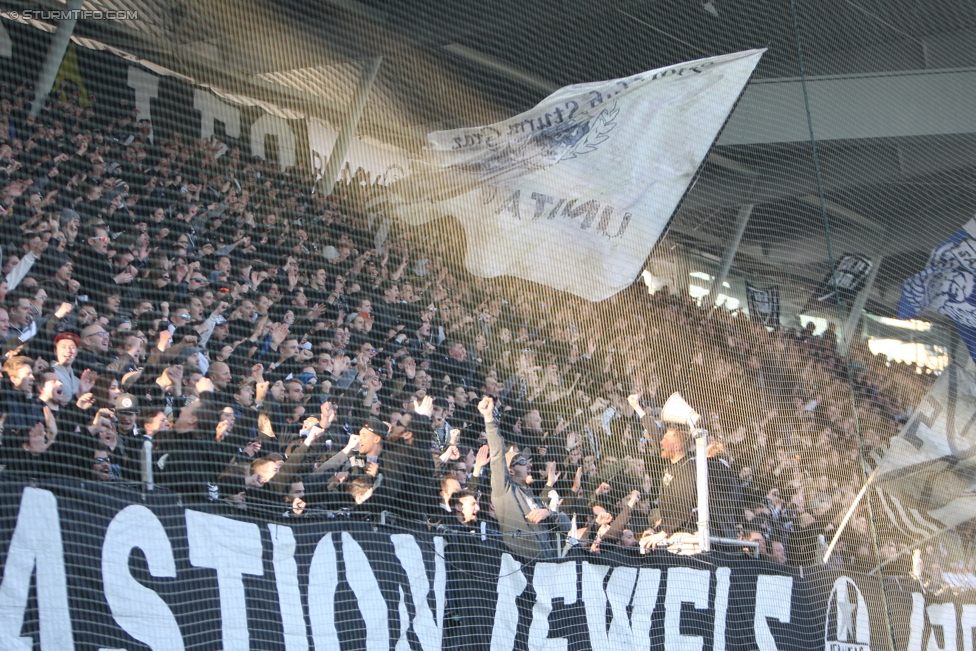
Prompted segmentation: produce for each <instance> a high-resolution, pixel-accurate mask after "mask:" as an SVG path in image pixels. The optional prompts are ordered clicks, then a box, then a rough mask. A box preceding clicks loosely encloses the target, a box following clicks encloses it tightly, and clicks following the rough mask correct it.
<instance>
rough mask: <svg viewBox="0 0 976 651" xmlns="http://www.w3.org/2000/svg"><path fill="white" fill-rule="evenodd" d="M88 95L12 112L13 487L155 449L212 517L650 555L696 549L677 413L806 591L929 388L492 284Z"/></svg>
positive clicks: (346, 201) (2, 225)
mask: <svg viewBox="0 0 976 651" xmlns="http://www.w3.org/2000/svg"><path fill="white" fill-rule="evenodd" d="M61 90H63V91H64V92H63V93H60V92H58V91H56V92H55V93H52V96H51V100H50V101H49V103H48V106H47V107H46V108H45V109H44V110H42V111H41V112H40V114H39V115H38V116H37V117H36V118H33V117H31V116H30V115H29V113H28V111H29V108H30V105H31V99H32V97H31V91H30V89H29V87H27V86H26V85H23V84H22V85H20V86H19V87H16V88H14V87H12V86H10V87H4V88H3V89H2V93H0V240H2V243H3V246H2V251H3V257H2V272H3V273H2V279H0V305H2V308H0V340H2V343H3V354H4V362H3V379H2V384H0V394H2V404H0V410H2V412H3V416H2V417H0V418H2V423H0V424H2V429H0V432H2V445H0V463H2V465H3V471H2V475H0V476H4V477H20V478H23V477H36V478H44V477H52V476H56V477H57V476H60V477H70V478H75V479H78V480H83V481H92V482H136V481H139V480H140V479H141V478H142V476H143V472H144V471H145V469H144V468H143V467H142V455H143V448H144V446H146V445H148V447H149V448H150V449H151V454H152V457H151V458H152V464H151V468H152V471H153V475H154V480H155V482H156V484H157V485H159V486H162V487H164V488H166V489H168V490H171V491H175V492H176V493H178V494H179V495H180V496H181V497H182V499H183V502H184V503H185V504H189V505H192V504H195V503H203V502H213V503H216V504H221V505H224V507H225V508H228V509H246V510H247V511H248V512H249V513H260V514H266V515H267V517H270V518H334V517H336V516H337V515H340V514H348V513H358V512H365V513H370V514H377V513H379V512H386V513H387V514H388V517H391V518H395V519H399V520H402V521H404V522H415V523H423V524H424V525H425V526H431V527H442V528H447V529H450V530H454V531H456V532H460V533H465V532H468V531H470V532H474V533H478V534H482V535H487V536H496V535H499V534H500V533H501V534H505V533H506V532H507V530H508V529H510V528H511V527H512V526H516V525H512V524H511V523H510V522H508V520H510V519H511V516H512V513H511V512H510V509H516V510H519V514H520V517H522V518H523V520H524V522H526V523H528V524H527V525H526V526H528V527H529V528H530V529H531V528H533V527H543V528H544V527H546V526H555V525H556V523H557V521H558V523H559V525H560V526H561V527H563V532H564V534H565V535H566V536H569V537H570V538H571V539H572V540H575V541H578V543H579V544H581V545H584V546H585V547H587V548H589V549H590V550H591V551H592V552H593V553H601V552H602V551H604V550H606V549H607V548H608V547H611V546H612V547H615V548H620V549H624V550H626V549H628V548H630V549H632V550H633V551H634V553H638V551H640V550H642V549H644V550H646V548H647V546H648V545H647V543H648V541H656V540H660V538H657V537H656V536H659V535H660V534H662V533H664V534H666V535H671V534H674V533H676V532H682V531H685V532H693V531H694V530H695V526H696V515H695V513H694V512H693V508H694V500H693V499H692V500H691V501H688V500H681V499H671V498H670V497H669V498H668V499H669V500H670V501H669V502H668V504H667V505H665V504H663V502H664V501H666V500H664V499H663V498H662V495H664V494H665V493H666V492H667V491H676V490H679V489H678V488H674V487H676V486H681V485H682V482H683V479H682V477H683V475H682V472H684V471H682V470H681V468H683V467H685V466H687V464H688V462H689V460H690V457H691V455H692V454H693V446H692V447H689V440H688V438H689V437H688V434H687V432H682V431H681V430H680V428H670V429H669V428H668V427H666V426H665V425H664V424H663V423H661V422H660V421H659V420H657V417H658V415H659V411H660V407H661V404H662V403H663V401H664V400H665V399H666V398H667V397H668V396H669V395H671V393H673V392H674V391H679V390H680V391H681V392H682V394H683V395H684V396H685V398H686V399H687V400H688V401H689V402H690V403H691V404H692V405H693V406H694V407H695V409H697V410H698V411H699V412H700V413H701V414H702V415H703V419H702V425H703V426H704V427H706V428H707V429H708V430H709V432H710V433H711V440H712V443H711V445H710V447H709V467H710V469H711V472H710V476H711V484H712V488H711V495H712V500H713V508H712V519H713V525H712V527H713V531H715V532H717V533H720V534H721V535H723V536H726V537H734V538H739V539H744V540H751V541H754V542H757V543H759V548H760V549H759V551H760V553H761V554H762V555H764V556H765V557H767V558H768V559H770V560H772V561H775V562H779V563H790V564H794V565H807V564H811V563H815V562H817V560H818V559H819V550H820V549H821V545H822V540H823V537H826V539H828V540H829V538H830V537H831V533H832V532H833V531H834V530H835V529H836V527H837V526H838V523H839V521H840V519H841V517H842V516H843V514H844V513H845V512H846V511H847V509H848V507H849V506H850V505H851V504H852V502H853V499H854V496H855V494H856V493H857V491H858V489H859V487H860V486H861V485H862V483H863V480H864V475H863V469H862V463H861V459H862V455H868V454H870V453H871V452H872V451H874V450H876V449H879V448H883V446H884V445H885V443H886V441H887V440H888V439H889V438H890V437H891V436H893V435H894V434H895V433H896V431H897V429H898V427H899V426H900V423H902V422H904V420H905V419H906V417H907V413H908V412H909V409H910V407H911V406H912V405H915V404H917V403H918V401H919V400H920V399H921V397H922V396H924V394H925V391H926V388H927V386H928V384H929V383H930V380H931V376H930V375H927V374H925V373H920V372H918V371H919V369H916V368H915V367H914V366H910V365H904V364H897V363H888V362H887V361H886V360H885V359H884V358H882V357H879V356H875V355H872V354H871V353H870V352H869V351H868V349H867V348H866V347H864V346H862V345H860V344H855V345H854V346H853V347H852V349H851V351H850V353H849V355H848V356H847V357H846V358H844V359H841V358H840V357H838V355H837V352H836V336H835V335H834V332H833V330H832V329H830V330H828V331H827V332H826V333H824V334H821V335H819V336H815V335H814V334H813V332H812V331H811V330H810V329H809V328H808V329H804V330H790V329H786V328H780V329H774V330H770V329H769V328H766V327H765V326H762V325H760V324H757V323H754V322H751V321H750V320H749V319H748V317H747V316H746V315H744V314H742V313H740V312H737V311H728V310H725V309H719V310H709V309H706V308H703V307H702V306H700V305H699V304H698V303H697V302H696V301H694V300H692V299H691V298H690V297H689V296H688V295H687V293H686V292H684V291H682V290H667V289H666V290H662V291H659V292H657V293H656V294H654V295H648V293H647V292H646V291H645V290H644V289H643V288H642V287H632V288H631V289H629V290H626V291H624V292H621V293H620V294H618V295H617V296H615V297H613V298H611V299H608V300H607V301H604V302H602V303H600V304H590V303H586V302H584V301H581V300H576V299H573V298H572V297H566V296H560V295H558V294H557V293H555V292H550V291H547V290H544V289H540V288H538V287H536V286H531V287H530V286H528V285H527V284H520V283H517V282H515V281H511V280H504V279H503V280H492V281H489V280H485V279H480V278H474V277H471V276H470V275H468V274H466V273H465V272H464V270H463V268H462V266H461V264H460V262H459V260H460V257H461V256H460V255H459V250H460V249H459V244H458V238H459V236H458V235H457V234H454V233H452V232H451V228H452V226H451V225H450V224H443V223H442V224H439V225H438V224H435V225H430V226H428V227H417V228H408V227H404V226H401V225H398V224H396V223H391V222H389V221H384V220H383V219H382V218H381V217H377V216H376V215H373V214H370V213H369V211H368V210H367V209H366V208H365V206H366V202H367V200H368V199H369V198H370V197H371V196H373V195H374V194H375V193H378V192H382V188H378V187H374V186H371V185H369V184H367V183H361V182H360V179H359V178H358V177H357V178H354V179H353V182H352V183H350V184H346V185H342V184H340V185H339V186H337V187H336V190H335V192H334V193H333V194H332V195H330V196H328V197H326V196H322V194H319V193H315V192H313V190H312V188H313V183H312V181H311V179H310V178H309V177H308V176H307V175H306V174H305V173H304V172H302V171H301V170H288V171H286V172H281V171H280V170H279V169H278V167H277V165H276V164H274V163H269V162H268V161H264V160H260V159H257V158H253V157H251V156H249V155H247V154H246V153H244V152H242V151H241V148H240V147H238V146H235V145H234V144H233V143H223V142H220V141H219V140H217V139H215V138H210V139H205V140H193V139H190V138H188V137H186V136H185V135H181V134H179V133H173V134H165V137H164V135H163V134H154V133H153V132H152V129H151V126H150V125H149V123H148V122H146V121H140V120H139V115H138V112H137V111H135V110H133V108H132V107H131V106H128V105H127V104H126V102H124V101H121V102H119V101H114V102H109V101H103V100H102V98H95V97H94V96H93V95H91V94H89V95H88V96H87V100H88V102H90V104H91V106H82V105H81V103H80V96H79V94H78V93H77V92H73V89H71V88H64V89H61ZM424 228H426V229H428V230H424ZM489 434H491V435H492V436H495V438H491V436H489ZM489 444H492V445H489ZM692 465H693V464H692ZM503 491H504V492H505V494H506V499H502V497H501V495H500V493H501V492H503ZM671 497H673V495H672V496H671ZM509 498H510V499H509ZM506 500H508V502H506ZM503 504H505V505H504V506H502V505H503ZM384 517H387V516H384ZM482 523H484V524H482ZM550 523H551V525H550ZM871 533H872V532H871V523H870V521H869V514H868V512H867V511H866V507H861V508H859V510H858V511H857V512H856V514H855V517H854V519H853V520H852V523H851V525H850V526H849V527H848V528H847V530H846V531H845V533H844V535H843V536H842V537H841V539H840V544H839V546H838V552H837V553H835V554H834V556H833V562H834V563H838V564H841V565H844V566H853V567H859V568H864V567H873V566H874V560H873V559H874V555H875V549H874V547H873V543H872V542H871V541H872V536H871ZM477 539H478V536H474V537H472V540H477ZM896 553H897V552H896ZM906 558H907V556H906ZM970 569H972V568H970Z"/></svg>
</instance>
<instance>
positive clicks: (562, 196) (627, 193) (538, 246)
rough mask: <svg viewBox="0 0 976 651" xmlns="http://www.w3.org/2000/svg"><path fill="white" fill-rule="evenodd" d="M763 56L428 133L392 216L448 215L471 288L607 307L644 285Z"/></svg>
mask: <svg viewBox="0 0 976 651" xmlns="http://www.w3.org/2000/svg"><path fill="white" fill-rule="evenodd" d="M764 51H765V50H750V51H748V52H740V53H737V54H729V55H725V56H719V57H713V58H709V59H701V60H699V61H692V62H689V63H682V64H678V65H674V66H669V67H667V68H660V69H658V70H652V71H650V72H645V73H642V74H638V75H634V76H632V77H627V78H624V79H615V80H612V81H603V82H597V83H588V84H577V85H574V86H567V87H565V88H562V89H560V90H557V91H556V92H555V93H553V94H552V95H550V96H549V97H547V98H546V99H545V100H543V101H542V102H541V103H540V104H539V105H538V106H536V107H535V108H533V109H531V110H529V111H526V112H525V113H522V114H521V115H518V116H515V117H513V118H511V119H509V120H506V121H504V122H499V123H497V124H493V125H490V126H485V127H474V128H470V129H456V130H454V131H439V132H436V133H432V134H430V135H429V136H428V139H429V140H430V145H431V147H430V150H429V152H428V153H429V165H427V166H425V169H420V170H415V173H414V174H412V175H411V176H409V177H408V178H407V179H405V180H404V181H403V182H401V183H400V184H398V185H399V187H397V188H396V192H397V194H398V198H399V206H398V207H397V208H396V209H395V213H396V214H397V215H398V217H399V218H401V219H404V220H407V221H409V222H411V223H421V222H424V221H427V220H429V219H432V218H435V217H442V216H446V215H454V216H455V217H457V218H458V219H459V220H460V222H461V224H462V225H463V226H464V229H465V233H466V237H467V253H466V257H465V264H466V266H467V268H468V270H470V271H471V272H472V273H474V274H477V275H479V276H483V277H494V276H500V275H512V276H517V277H520V278H525V279H528V280H534V281H536V282H540V283H543V284H546V285H549V286H552V287H555V288H557V289H561V290H565V291H568V292H572V293H573V294H576V295H578V296H582V297H583V298H587V299H589V300H593V301H599V300H602V299H605V298H607V297H609V296H612V295H613V294H615V293H616V292H618V291H620V290H622V289H624V288H626V287H627V286H629V285H630V284H631V283H632V282H633V281H634V279H635V278H636V277H637V274H638V273H640V271H641V267H642V265H643V263H644V261H645V259H646V258H647V256H648V254H649V253H650V251H651V249H652V248H653V247H654V245H655V243H657V240H658V238H659V237H660V236H661V234H662V232H663V230H664V228H665V227H666V226H667V224H668V221H669V220H670V218H671V215H672V214H673V213H674V211H675V209H676V208H677V205H678V202H679V201H680V200H681V198H682V196H683V195H684V193H685V191H686V190H687V189H688V186H689V184H690V183H691V181H692V179H693V178H694V177H695V174H696V172H697V170H698V168H699V166H700V165H701V164H702V161H703V160H704V159H705V156H706V155H707V153H708V150H709V148H710V147H711V145H712V143H713V142H714V141H715V139H716V138H717V137H718V134H719V131H720V129H721V128H722V125H723V124H724V123H725V120H726V118H727V117H728V115H729V113H730V111H731V110H732V108H733V106H734V105H735V102H736V101H737V99H738V97H739V95H740V94H741V92H742V89H743V88H744V87H745V84H746V82H747V81H748V80H749V77H750V75H751V74H752V71H753V69H754V68H755V67H756V64H758V63H759V59H760V57H762V54H763V52H764Z"/></svg>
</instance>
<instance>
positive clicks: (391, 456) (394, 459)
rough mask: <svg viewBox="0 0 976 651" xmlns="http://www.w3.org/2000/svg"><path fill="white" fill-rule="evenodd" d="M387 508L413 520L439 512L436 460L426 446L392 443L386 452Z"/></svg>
mask: <svg viewBox="0 0 976 651" xmlns="http://www.w3.org/2000/svg"><path fill="white" fill-rule="evenodd" d="M382 458H383V478H384V479H383V482H384V483H383V488H384V491H383V492H384V502H385V503H384V504H383V508H385V509H386V510H388V511H390V512H391V513H394V514H396V515H398V516H399V517H401V518H403V519H405V520H410V519H414V518H418V517H419V518H426V517H428V516H430V515H431V514H434V513H436V512H437V510H438V508H437V488H436V487H435V485H434V474H435V469H434V460H433V459H432V458H431V456H430V452H429V449H428V448H427V446H426V444H423V443H420V442H417V443H415V444H414V445H407V444H406V443H404V442H402V441H398V442H395V443H390V444H388V445H387V447H386V449H384V450H383V455H382Z"/></svg>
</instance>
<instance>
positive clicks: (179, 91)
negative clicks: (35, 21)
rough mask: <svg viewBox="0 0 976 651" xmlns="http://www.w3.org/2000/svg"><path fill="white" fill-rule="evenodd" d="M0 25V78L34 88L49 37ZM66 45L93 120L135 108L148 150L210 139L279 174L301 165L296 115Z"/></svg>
mask: <svg viewBox="0 0 976 651" xmlns="http://www.w3.org/2000/svg"><path fill="white" fill-rule="evenodd" d="M0 26H2V28H3V30H4V31H3V34H0V40H3V39H2V36H3V35H6V36H7V39H9V43H10V50H9V55H8V54H5V53H4V52H3V51H2V49H0V59H2V61H3V63H2V65H0V79H2V80H3V81H6V82H7V83H8V84H9V85H10V87H11V88H16V87H17V86H18V85H19V84H20V83H21V82H23V81H26V82H28V83H31V84H33V83H35V82H36V80H37V78H38V76H39V74H40V66H41V63H42V62H43V57H41V56H38V52H45V51H46V50H47V45H48V41H49V39H50V38H51V36H50V34H48V33H47V32H44V31H41V30H38V29H35V28H33V27H30V26H28V25H25V24H23V23H20V22H15V21H10V20H3V21H0ZM71 47H72V48H73V51H74V55H75V58H76V60H77V70H76V72H77V75H76V76H75V75H72V76H71V80H72V81H73V82H74V83H75V84H76V85H77V86H79V88H82V89H84V90H85V93H86V97H87V96H94V97H96V98H97V102H96V105H95V111H96V114H101V115H102V116H103V117H104V116H105V115H110V116H112V117H119V116H121V114H122V113H129V112H131V110H132V109H138V110H139V119H140V120H148V121H149V123H150V124H151V127H152V134H153V136H152V141H153V143H154V144H157V145H158V144H160V143H161V142H162V139H165V138H170V137H172V135H173V134H174V133H180V134H181V135H182V136H184V137H190V138H209V137H210V136H216V137H217V139H218V140H220V141H221V142H222V143H224V144H225V145H227V146H228V148H231V147H235V146H238V147H240V148H241V152H242V153H244V154H250V155H253V156H258V157H260V158H263V159H265V160H272V161H275V162H277V163H278V166H279V168H280V169H281V170H285V169H287V168H288V167H292V166H296V165H297V166H302V167H305V168H306V169H307V168H308V167H309V164H308V163H309V154H308V152H309V149H308V131H307V127H306V123H305V120H304V116H302V115H301V114H298V113H295V112H293V111H289V110H287V109H284V108H280V107H276V106H273V105H271V104H269V103H266V102H262V101H260V100H257V99H253V98H249V97H244V96H239V95H230V94H228V93H223V92H221V91H218V90H216V89H214V88H210V87H204V86H202V85H197V84H195V83H194V82H193V80H192V79H190V78H188V77H185V76H183V75H180V74H177V73H175V72H173V71H170V70H167V69H165V68H162V67H159V66H155V65H153V64H151V63H150V62H148V61H141V60H131V59H129V58H125V57H123V56H121V53H120V51H118V50H113V49H112V48H106V49H104V50H93V49H89V48H86V47H82V46H80V45H74V44H72V46H71ZM72 71H73V72H74V64H73V65H72ZM62 72H63V70H62ZM123 102H124V105H123ZM93 126H98V125H93Z"/></svg>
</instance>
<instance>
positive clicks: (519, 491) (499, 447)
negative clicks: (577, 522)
mask: <svg viewBox="0 0 976 651" xmlns="http://www.w3.org/2000/svg"><path fill="white" fill-rule="evenodd" d="M485 433H486V434H487V436H488V448H489V449H490V450H491V462H490V463H491V503H492V505H493V506H494V507H495V517H496V518H497V520H498V528H499V529H500V530H501V533H502V539H503V541H504V543H505V545H506V546H507V547H508V548H509V549H511V550H512V551H513V552H515V553H516V554H518V555H519V556H521V557H522V558H525V559H533V560H534V559H554V558H556V557H557V556H558V552H559V547H558V541H553V540H552V539H551V535H550V525H551V524H552V523H553V521H554V520H555V521H558V524H559V525H561V526H562V527H563V529H564V531H568V530H569V525H568V519H567V518H566V516H565V515H563V514H556V513H554V514H552V515H551V516H550V517H549V518H548V519H547V520H543V521H542V522H540V523H539V524H534V523H532V522H529V521H528V520H526V519H525V516H526V514H528V513H529V512H530V511H533V510H535V509H538V508H545V504H543V503H542V502H541V501H540V500H539V499H538V498H536V497H535V496H534V495H532V493H530V492H529V491H528V489H526V488H525V487H523V486H520V485H519V484H517V483H516V482H515V481H514V480H513V479H512V478H511V476H510V475H509V474H508V466H507V465H506V463H505V440H504V439H503V438H502V436H501V434H500V433H499V431H498V424H497V423H495V422H491V423H486V424H485Z"/></svg>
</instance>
